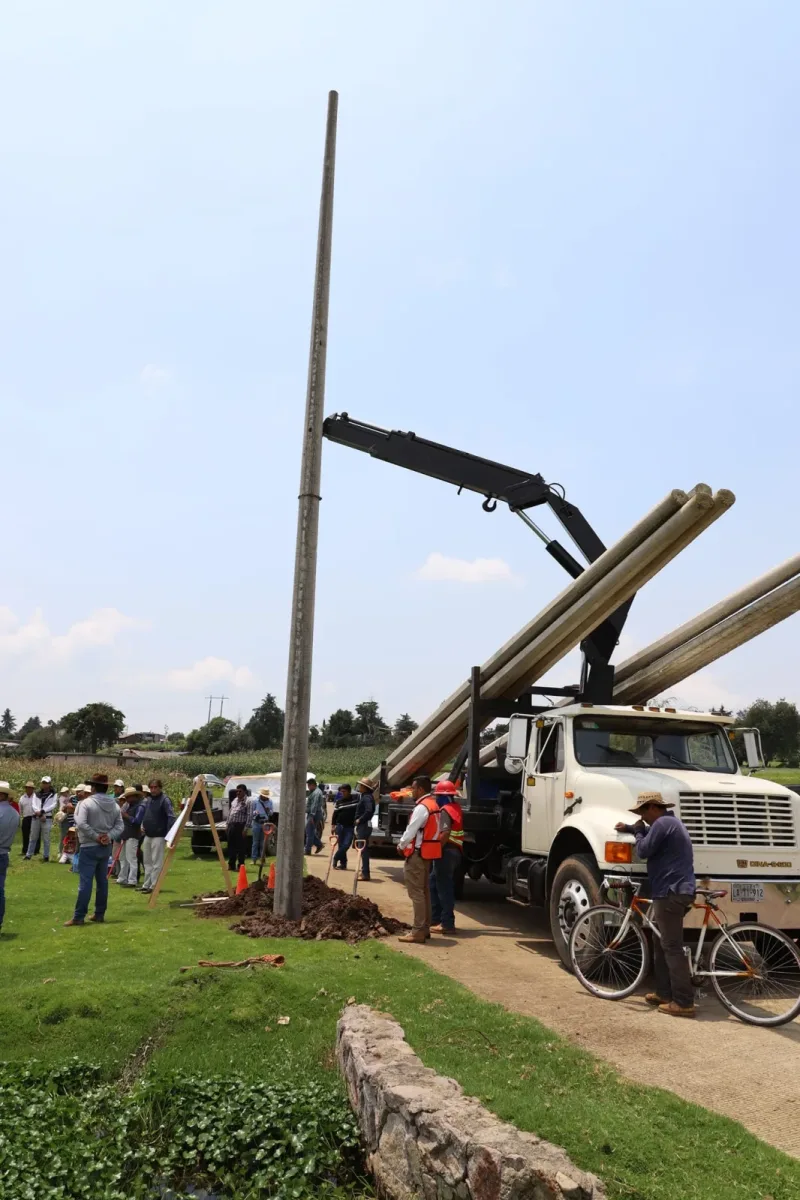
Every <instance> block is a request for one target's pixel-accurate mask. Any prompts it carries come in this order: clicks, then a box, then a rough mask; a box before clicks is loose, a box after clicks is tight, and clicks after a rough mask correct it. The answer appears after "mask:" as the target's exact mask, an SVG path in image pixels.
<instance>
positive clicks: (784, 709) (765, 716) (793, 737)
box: [736, 697, 800, 767]
mask: <svg viewBox="0 0 800 1200" xmlns="http://www.w3.org/2000/svg"><path fill="white" fill-rule="evenodd" d="M736 719H737V722H738V723H739V724H740V725H754V726H755V727H756V728H757V729H760V730H761V745H762V748H763V750H764V758H765V760H766V761H767V762H768V763H769V762H772V761H773V760H775V759H778V760H780V762H782V763H783V765H784V766H786V767H796V766H797V765H798V763H800V712H798V711H797V705H796V704H793V703H792V702H791V701H789V700H786V699H784V698H783V697H781V699H780V700H776V701H775V703H774V704H773V703H772V702H771V701H769V700H756V702H755V703H754V704H751V705H750V707H749V708H746V709H743V710H742V712H740V713H737V715H736Z"/></svg>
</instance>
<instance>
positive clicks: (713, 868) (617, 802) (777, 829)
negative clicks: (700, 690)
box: [465, 703, 800, 963]
mask: <svg viewBox="0 0 800 1200" xmlns="http://www.w3.org/2000/svg"><path fill="white" fill-rule="evenodd" d="M753 735H754V731H747V734H746V741H747V750H748V758H749V761H750V762H751V763H752V765H756V763H757V761H758V758H759V757H760V755H759V754H758V751H757V739H756V738H755V737H754V736H753ZM732 736H733V720H732V718H730V717H725V716H718V715H716V714H714V713H697V712H681V711H677V710H675V709H673V708H660V707H655V706H645V705H630V706H617V705H602V704H591V703H577V704H567V705H564V706H562V707H557V708H554V709H552V710H550V711H546V712H544V713H540V714H538V715H536V716H531V715H528V714H519V715H514V716H512V717H511V720H510V722H509V736H508V745H507V747H506V760H505V769H506V771H507V772H508V773H510V774H512V775H517V776H521V778H520V785H519V791H518V793H517V796H518V797H519V798H520V803H521V808H520V823H519V849H518V851H517V852H516V853H515V852H514V848H513V847H512V846H510V845H508V846H507V851H506V854H505V855H504V856H503V868H504V875H505V879H506V883H507V887H508V894H509V897H510V898H512V899H515V900H518V901H521V902H523V903H526V904H532V905H546V906H547V907H548V910H549V917H550V926H551V930H552V933H553V937H554V939H555V944H556V946H557V948H558V952H559V954H560V956H561V958H562V960H563V961H564V962H565V963H567V962H568V953H567V940H568V937H569V932H570V929H571V927H572V924H573V922H574V920H575V918H576V916H578V914H579V913H581V912H582V911H583V910H584V909H585V908H587V907H589V905H591V904H595V903H597V902H598V900H599V897H600V885H601V881H602V879H603V876H604V875H606V874H614V875H619V874H621V873H628V872H629V873H630V874H632V875H635V876H644V875H645V873H646V866H645V864H644V863H642V862H640V861H639V860H638V859H637V857H636V851H635V844H634V839H633V838H632V837H631V836H629V835H627V834H620V833H616V832H615V828H614V827H615V825H616V824H617V822H619V821H626V822H631V823H632V822H633V821H635V819H636V818H635V817H633V816H631V815H630V814H629V810H630V809H631V808H632V807H633V805H634V804H635V803H636V798H637V796H638V795H639V793H640V792H645V791H660V792H661V793H662V795H663V796H664V798H665V799H666V800H667V801H668V802H670V803H671V804H674V805H675V812H676V815H677V816H679V817H680V819H681V820H682V821H683V822H684V824H685V825H686V827H687V828H688V830H689V834H690V837H691V839H692V843H693V845H694V851H695V871H696V875H697V878H698V879H702V880H704V881H709V884H708V885H706V886H709V885H710V886H712V887H717V886H720V887H723V888H725V889H727V892H728V896H727V897H726V899H725V900H724V901H723V902H722V907H723V909H725V910H726V911H727V913H728V914H729V916H730V919H731V920H736V921H740V920H758V921H762V922H764V923H765V924H768V925H773V926H775V927H777V928H778V929H783V930H784V931H786V932H788V933H790V934H791V935H793V936H795V937H797V935H798V933H799V932H800V847H798V831H799V830H800V797H799V796H798V795H796V794H795V793H794V792H793V791H791V790H790V789H789V788H786V787H782V786H781V785H780V784H778V783H773V782H771V781H770V780H766V779H761V778H756V777H754V776H750V775H743V774H742V772H741V770H740V768H739V765H738V762H737V760H736V757H735V756H734V753H733V749H732V746H731V738H732ZM510 799H511V798H510V797H508V798H507V800H506V801H505V803H506V806H507V805H508V801H509V800H510ZM497 800H498V802H499V804H500V806H501V808H502V806H503V804H504V798H503V796H502V795H501V794H500V793H498V797H497ZM512 803H513V802H512ZM465 824H467V825H470V824H472V825H473V830H472V832H471V834H470V835H469V836H470V837H471V846H470V847H469V854H470V856H471V859H472V860H473V861H479V860H481V859H483V861H484V863H485V864H486V865H487V866H488V865H489V864H490V863H491V862H493V863H494V869H495V871H496V869H497V866H498V865H499V864H498V862H497V854H496V851H497V850H498V849H499V848H500V847H499V846H496V845H494V846H493V847H492V848H491V849H490V847H489V845H488V842H487V841H486V837H485V836H482V835H481V833H480V832H479V831H477V830H476V829H475V828H474V822H472V821H470V820H469V819H467V821H466V822H465ZM510 828H511V826H509V829H510ZM503 840H504V841H506V842H508V841H509V840H510V839H508V838H506V839H503ZM496 841H497V839H496V838H495V843H496ZM470 873H471V874H472V875H473V876H474V875H475V871H470ZM490 874H491V872H490ZM644 894H646V890H645V892H644ZM693 917H696V921H697V923H699V921H700V919H701V914H700V913H697V914H691V915H690V917H689V919H688V921H687V926H688V927H691V925H692V918H693Z"/></svg>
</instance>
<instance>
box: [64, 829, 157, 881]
mask: <svg viewBox="0 0 800 1200" xmlns="http://www.w3.org/2000/svg"><path fill="white" fill-rule="evenodd" d="M166 844H167V839H166V838H163V837H146V838H145V839H144V841H143V843H142V857H143V858H144V883H143V884H142V887H143V888H147V889H148V890H149V891H152V890H153V888H154V887H155V886H156V884H157V883H158V877H159V875H160V874H161V868H162V867H163V865H164V847H165V846H166ZM81 854H83V851H81Z"/></svg>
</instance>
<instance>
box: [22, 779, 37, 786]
mask: <svg viewBox="0 0 800 1200" xmlns="http://www.w3.org/2000/svg"><path fill="white" fill-rule="evenodd" d="M24 786H25V787H32V788H35V787H36V784H35V783H34V782H33V780H32V779H29V780H28V782H27V783H26V784H25V785H24Z"/></svg>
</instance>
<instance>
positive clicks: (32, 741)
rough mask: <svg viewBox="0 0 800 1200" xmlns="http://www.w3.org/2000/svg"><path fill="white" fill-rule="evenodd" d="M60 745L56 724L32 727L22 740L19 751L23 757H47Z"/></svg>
mask: <svg viewBox="0 0 800 1200" xmlns="http://www.w3.org/2000/svg"><path fill="white" fill-rule="evenodd" d="M58 747H59V737H58V730H57V728H56V727H55V726H49V725H48V726H47V728H46V729H42V728H41V727H40V728H38V729H32V730H31V731H30V733H27V734H26V735H25V737H24V738H23V739H22V741H21V742H20V746H19V750H18V751H15V753H19V754H21V755H22V757H23V758H46V757H47V755H48V754H51V753H52V752H53V750H55V749H56V748H58Z"/></svg>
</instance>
